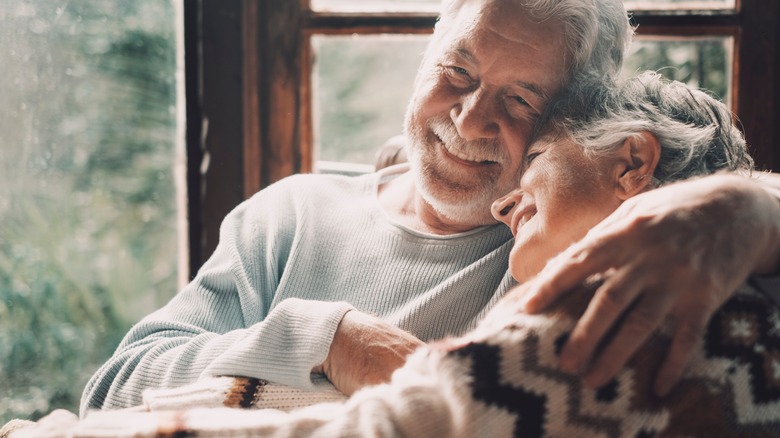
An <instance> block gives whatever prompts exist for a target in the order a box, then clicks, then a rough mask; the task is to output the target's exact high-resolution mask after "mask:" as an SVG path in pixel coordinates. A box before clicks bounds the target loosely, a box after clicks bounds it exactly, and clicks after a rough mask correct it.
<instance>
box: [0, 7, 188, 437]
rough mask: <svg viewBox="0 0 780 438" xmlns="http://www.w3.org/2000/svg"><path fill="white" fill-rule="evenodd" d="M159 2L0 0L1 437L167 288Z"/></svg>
mask: <svg viewBox="0 0 780 438" xmlns="http://www.w3.org/2000/svg"><path fill="white" fill-rule="evenodd" d="M174 29H175V19H174V5H173V2H172V1H171V0H134V1H121V2H117V1H114V0H0V41H2V44H0V65H2V67H0V69H2V72H3V80H2V81H0V96H2V101H3V105H2V109H0V132H3V142H2V143H0V223H2V227H0V358H2V361H0V394H2V395H0V424H2V423H4V422H5V421H7V420H9V419H10V418H13V417H21V418H31V419H35V418H37V417H39V416H40V415H41V414H44V413H46V412H48V411H50V410H52V409H55V408H65V409H68V410H72V411H77V410H78V400H79V398H80V396H81V391H82V389H83V387H84V385H85V384H86V380H87V379H88V377H89V376H90V375H91V374H92V373H93V372H94V371H95V370H96V369H97V367H98V366H99V365H100V364H101V363H102V362H103V361H105V360H106V359H107V357H108V356H110V354H111V353H112V351H113V349H114V348H116V346H117V344H118V343H119V340H120V339H121V337H122V336H123V335H124V333H126V332H127V330H128V329H129V327H130V325H131V324H132V323H133V322H135V321H137V320H138V319H139V318H140V317H141V316H142V315H144V314H146V313H148V312H149V311H150V310H152V309H153V308H156V307H157V306H159V305H160V304H162V303H163V302H164V301H167V299H168V298H169V297H170V296H171V295H172V294H173V293H174V292H175V291H176V287H177V279H176V266H177V264H176V263H177V251H178V250H177V238H176V236H177V231H176V193H175V189H174V182H173V167H174V157H175V148H174V143H175V139H176V83H175V77H176V50H175V47H176V32H175V30H174Z"/></svg>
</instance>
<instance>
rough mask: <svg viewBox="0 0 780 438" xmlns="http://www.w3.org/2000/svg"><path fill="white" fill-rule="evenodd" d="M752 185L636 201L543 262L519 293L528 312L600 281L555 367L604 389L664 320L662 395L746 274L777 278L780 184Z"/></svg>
mask: <svg viewBox="0 0 780 438" xmlns="http://www.w3.org/2000/svg"><path fill="white" fill-rule="evenodd" d="M758 180H759V182H758V183H756V182H754V181H751V180H749V179H748V178H744V177H739V176H734V175H713V176H709V177H705V178H701V179H697V180H693V181H686V182H682V183H677V184H673V185H670V186H667V187H662V188H660V189H656V190H653V191H651V192H647V193H645V194H642V195H639V196H636V197H634V198H632V199H630V200H629V201H627V202H626V203H624V204H623V205H622V206H621V207H620V208H619V209H618V210H616V211H615V213H614V214H612V215H611V216H610V217H608V218H607V219H605V220H604V222H603V223H601V224H600V225H599V226H597V227H595V228H594V229H593V230H592V231H591V232H589V233H588V235H587V236H586V237H585V238H584V239H583V240H582V241H580V242H578V243H576V244H575V245H573V246H572V247H570V248H569V249H568V250H566V251H565V252H564V253H562V254H561V255H560V256H559V257H556V258H555V259H554V260H553V261H551V263H550V264H548V266H547V267H546V268H545V269H544V271H543V272H542V273H540V275H539V276H538V277H537V278H536V279H534V280H533V285H532V286H531V287H529V293H528V295H527V298H526V299H527V301H526V310H527V311H529V312H539V311H541V310H542V309H544V308H546V307H547V306H548V305H550V304H551V303H552V302H553V301H554V300H556V299H557V298H559V297H560V296H561V295H563V294H565V293H566V292H567V291H568V290H569V289H571V288H572V287H573V286H575V285H577V284H580V283H582V282H583V281H585V279H587V278H589V277H591V276H592V275H601V276H603V277H604V278H605V281H604V284H603V285H602V286H601V287H600V288H599V290H598V291H597V293H596V295H595V297H594V299H593V300H592V301H591V303H590V305H589V306H588V309H587V311H586V312H585V314H584V315H583V317H582V318H581V319H580V321H579V322H578V324H577V326H576V328H575V329H574V331H573V332H572V334H571V336H570V338H569V341H568V343H567V345H566V346H565V348H564V350H563V352H562V354H561V366H562V367H563V368H564V369H567V370H570V371H584V372H586V381H587V382H589V383H590V384H591V385H594V386H599V385H601V384H604V383H606V382H607V381H609V379H611V378H612V377H613V376H614V375H615V374H616V373H617V372H618V371H619V370H620V369H621V368H622V367H623V366H624V364H625V363H626V361H627V360H628V359H629V358H630V357H631V355H632V354H633V353H634V352H635V351H636V349H637V348H638V347H639V346H640V345H641V344H642V343H643V342H644V340H645V339H647V337H648V336H649V335H650V333H651V332H652V331H653V330H654V329H655V328H656V327H658V325H659V324H660V323H661V321H662V320H663V319H664V318H665V317H666V316H667V315H673V316H675V317H676V320H677V325H676V327H675V331H676V332H675V336H674V340H673V343H672V346H671V349H670V351H669V354H668V356H667V357H666V360H665V362H664V364H663V366H662V368H661V371H660V372H659V374H658V377H657V379H656V386H655V389H656V392H657V393H659V394H665V393H667V392H668V391H669V390H670V389H671V387H672V386H673V385H674V383H675V382H676V381H677V380H678V379H679V377H680V375H681V373H682V371H683V369H684V368H685V365H686V364H687V362H688V359H689V356H690V352H691V351H692V350H693V349H692V348H691V347H692V346H693V345H695V344H696V343H698V342H701V338H702V335H703V333H704V329H705V327H706V324H707V322H708V321H709V319H710V317H711V316H712V314H713V313H714V312H715V310H716V309H718V308H719V307H720V305H721V304H722V303H723V302H724V301H725V300H726V299H727V298H728V297H729V296H731V294H732V293H733V292H734V291H735V290H736V289H737V287H738V286H739V285H740V284H742V283H743V282H745V281H746V280H747V278H748V277H749V276H750V275H752V274H764V275H776V274H777V273H778V272H780V177H778V176H777V175H769V174H767V175H760V178H758ZM623 318H624V319H623ZM621 319H622V321H621ZM618 321H621V322H620V323H619V324H618ZM616 327H617V330H616V332H615V334H614V337H613V338H611V340H610V342H609V343H608V345H606V347H604V348H603V349H602V350H600V353H599V354H594V352H595V351H596V348H597V346H598V345H599V343H600V342H601V341H602V339H604V338H605V336H606V334H607V333H608V332H609V331H610V330H614V329H615V328H616Z"/></svg>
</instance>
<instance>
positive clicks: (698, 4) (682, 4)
mask: <svg viewBox="0 0 780 438" xmlns="http://www.w3.org/2000/svg"><path fill="white" fill-rule="evenodd" d="M624 4H625V6H626V9H628V10H629V11H658V10H685V11H698V10H723V9H735V8H736V4H735V0H634V1H632V0H628V1H626V2H624Z"/></svg>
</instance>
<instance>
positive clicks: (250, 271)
mask: <svg viewBox="0 0 780 438" xmlns="http://www.w3.org/2000/svg"><path fill="white" fill-rule="evenodd" d="M405 170H406V168H405V167H403V166H396V167H392V168H389V169H386V170H385V171H384V172H381V173H379V174H370V175H364V176H360V177H352V178H350V177H342V176H333V175H296V176H292V177H289V178H287V179H285V180H283V181H280V182H279V183H277V184H274V185H272V186H270V187H268V188H267V189H265V190H263V191H261V192H259V193H257V194H256V195H255V196H253V197H252V198H251V199H249V200H247V201H245V202H244V203H242V204H241V205H240V206H238V207H236V209H235V210H233V211H232V212H231V213H230V214H229V215H228V216H227V217H226V218H225V220H224V222H223V223H222V227H221V230H220V243H219V245H218V247H217V249H216V250H215V252H214V254H213V255H212V256H211V258H210V259H209V260H208V261H207V262H206V263H205V264H204V265H203V267H202V268H201V270H200V271H199V272H198V275H197V276H196V278H195V279H194V280H193V281H192V282H191V283H190V284H189V285H188V286H186V287H185V288H184V289H183V290H182V291H181V292H180V293H179V294H178V295H177V296H176V297H174V299H173V300H172V301H171V302H170V303H169V304H168V305H166V306H165V307H163V308H162V309H160V310H158V311H156V312H154V313H152V314H151V315H149V316H147V317H146V318H144V319H143V320H142V321H141V322H140V323H138V324H137V325H136V326H135V327H133V328H132V330H131V331H130V332H129V333H128V334H127V336H126V337H125V339H124V340H123V341H122V343H121V344H120V345H119V347H118V348H117V350H116V352H115V353H114V355H113V357H111V359H110V360H109V361H108V362H107V363H106V364H105V365H103V367H101V368H100V369H99V370H98V371H97V373H96V374H95V375H94V376H93V377H92V379H91V380H90V381H89V383H88V384H87V387H86V389H85V391H84V394H83V396H82V401H81V412H82V415H83V414H84V412H85V410H86V409H88V408H97V407H103V408H118V407H126V406H134V405H138V404H140V403H141V393H142V391H143V390H145V389H147V388H163V387H175V386H181V385H184V384H187V383H191V382H194V381H196V380H198V379H199V378H200V377H207V376H208V377H210V376H220V375H225V376H247V377H256V378H262V379H266V380H269V381H272V382H275V383H280V384H285V385H289V386H294V387H299V388H303V389H309V388H311V389H313V387H314V385H313V383H312V378H311V374H310V371H311V369H312V368H313V367H314V366H316V365H319V364H321V363H322V362H323V361H324V360H325V357H326V356H327V353H328V349H329V347H330V343H331V340H332V338H333V335H334V333H335V331H336V327H337V326H338V324H339V322H340V320H341V318H342V316H343V315H344V313H346V312H347V311H348V310H350V309H352V308H356V309H358V310H361V311H364V312H368V313H371V314H374V315H377V316H379V317H380V318H382V319H384V320H385V321H387V322H389V323H391V324H393V325H396V326H398V327H401V328H403V329H405V330H408V331H409V332H411V333H412V334H414V335H416V336H417V337H419V338H420V339H422V340H424V341H429V340H433V339H438V338H442V337H445V336H449V335H459V334H462V333H464V332H466V331H467V330H469V329H471V328H473V327H474V326H475V325H476V323H477V322H478V321H479V320H480V319H481V317H482V316H483V315H484V314H485V313H486V311H487V310H488V309H489V308H490V307H491V306H492V305H493V304H494V303H495V301H496V300H497V299H498V298H499V297H500V296H502V295H503V294H504V293H505V292H506V291H507V290H508V289H510V288H511V287H512V286H513V285H514V284H515V283H514V280H512V278H511V276H510V275H509V274H508V272H507V257H508V254H509V250H510V249H511V246H512V240H511V238H512V235H511V233H510V232H509V229H508V228H507V227H505V226H504V225H495V226H488V227H482V228H478V229H475V230H472V231H470V232H467V233H462V234H457V235H451V236H434V235H427V234H423V233H419V232H416V231H413V230H411V229H408V228H406V227H404V226H402V225H400V224H398V223H396V222H394V221H393V220H391V219H390V218H389V217H388V216H387V214H386V213H385V212H384V210H383V209H382V208H381V207H380V205H379V202H378V199H377V187H378V184H379V183H380V181H382V180H383V179H388V178H392V177H394V176H395V175H396V174H398V173H399V172H403V171H405Z"/></svg>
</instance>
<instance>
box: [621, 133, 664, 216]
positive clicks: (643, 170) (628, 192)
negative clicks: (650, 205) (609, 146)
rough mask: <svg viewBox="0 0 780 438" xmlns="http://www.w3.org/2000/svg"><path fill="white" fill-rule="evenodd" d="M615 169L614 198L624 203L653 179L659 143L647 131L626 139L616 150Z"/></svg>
mask: <svg viewBox="0 0 780 438" xmlns="http://www.w3.org/2000/svg"><path fill="white" fill-rule="evenodd" d="M618 158H619V159H618V163H617V165H616V167H615V196H617V197H618V198H619V199H621V200H623V201H625V200H626V199H628V198H630V197H632V196H634V195H637V194H639V193H640V192H642V191H643V190H645V188H647V186H648V184H650V182H651V181H652V179H653V172H655V168H656V166H657V165H658V160H659V159H660V158H661V143H660V142H659V141H658V138H657V137H656V136H655V135H653V134H652V133H650V132H648V131H642V132H641V133H639V134H638V135H633V136H631V137H628V138H627V139H625V140H624V141H623V144H622V145H621V146H620V147H619V148H618Z"/></svg>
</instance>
